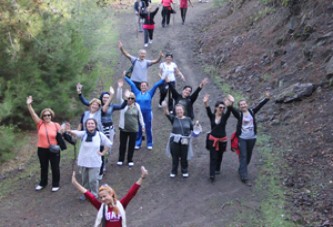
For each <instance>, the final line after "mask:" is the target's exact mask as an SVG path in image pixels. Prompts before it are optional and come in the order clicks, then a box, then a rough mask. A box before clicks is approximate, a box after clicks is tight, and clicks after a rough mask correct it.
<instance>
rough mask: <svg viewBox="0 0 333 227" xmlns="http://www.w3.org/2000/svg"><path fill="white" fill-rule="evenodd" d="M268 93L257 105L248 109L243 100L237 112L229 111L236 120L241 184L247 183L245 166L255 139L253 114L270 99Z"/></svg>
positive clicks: (255, 125)
mask: <svg viewBox="0 0 333 227" xmlns="http://www.w3.org/2000/svg"><path fill="white" fill-rule="evenodd" d="M270 97H271V95H270V93H269V92H265V98H264V99H263V100H262V101H260V102H259V104H258V105H257V106H256V107H255V108H253V109H249V108H248V104H247V102H246V100H245V99H241V100H240V101H239V102H238V106H239V110H236V109H234V108H232V109H231V111H232V114H233V115H234V116H235V118H236V119H237V120H238V122H237V128H236V135H237V137H238V138H239V142H238V143H239V149H240V156H239V169H238V172H239V176H240V179H241V181H242V182H243V183H248V173H247V166H248V165H249V164H250V161H251V157H252V151H253V148H254V145H255V143H256V138H257V124H256V119H255V114H256V113H258V111H259V110H260V109H261V107H263V106H264V105H265V104H266V103H267V102H268V101H269V99H270Z"/></svg>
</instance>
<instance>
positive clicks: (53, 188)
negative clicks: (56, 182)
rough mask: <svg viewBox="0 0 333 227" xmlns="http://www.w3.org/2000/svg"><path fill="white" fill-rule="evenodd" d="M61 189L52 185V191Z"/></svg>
mask: <svg viewBox="0 0 333 227" xmlns="http://www.w3.org/2000/svg"><path fill="white" fill-rule="evenodd" d="M59 189H60V187H52V190H51V191H52V192H57V191H59Z"/></svg>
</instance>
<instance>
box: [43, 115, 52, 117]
mask: <svg viewBox="0 0 333 227" xmlns="http://www.w3.org/2000/svg"><path fill="white" fill-rule="evenodd" d="M43 117H51V114H43Z"/></svg>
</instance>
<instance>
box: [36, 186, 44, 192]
mask: <svg viewBox="0 0 333 227" xmlns="http://www.w3.org/2000/svg"><path fill="white" fill-rule="evenodd" d="M43 188H44V187H43V186H40V185H37V186H36V188H35V190H36V191H40V190H42V189H43Z"/></svg>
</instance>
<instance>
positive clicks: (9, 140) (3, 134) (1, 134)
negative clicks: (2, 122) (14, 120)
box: [0, 126, 19, 163]
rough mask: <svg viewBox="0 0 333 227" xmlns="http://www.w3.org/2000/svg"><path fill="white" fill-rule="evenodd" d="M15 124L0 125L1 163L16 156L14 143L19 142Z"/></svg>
mask: <svg viewBox="0 0 333 227" xmlns="http://www.w3.org/2000/svg"><path fill="white" fill-rule="evenodd" d="M16 133H17V132H16ZM16 133H15V128H14V127H13V126H0V141H1V146H0V163H3V162H4V161H7V160H9V159H11V158H13V157H14V155H15V154H14V152H12V151H13V150H14V147H13V146H14V144H19V141H18V139H17V137H16V136H15V134H16Z"/></svg>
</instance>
